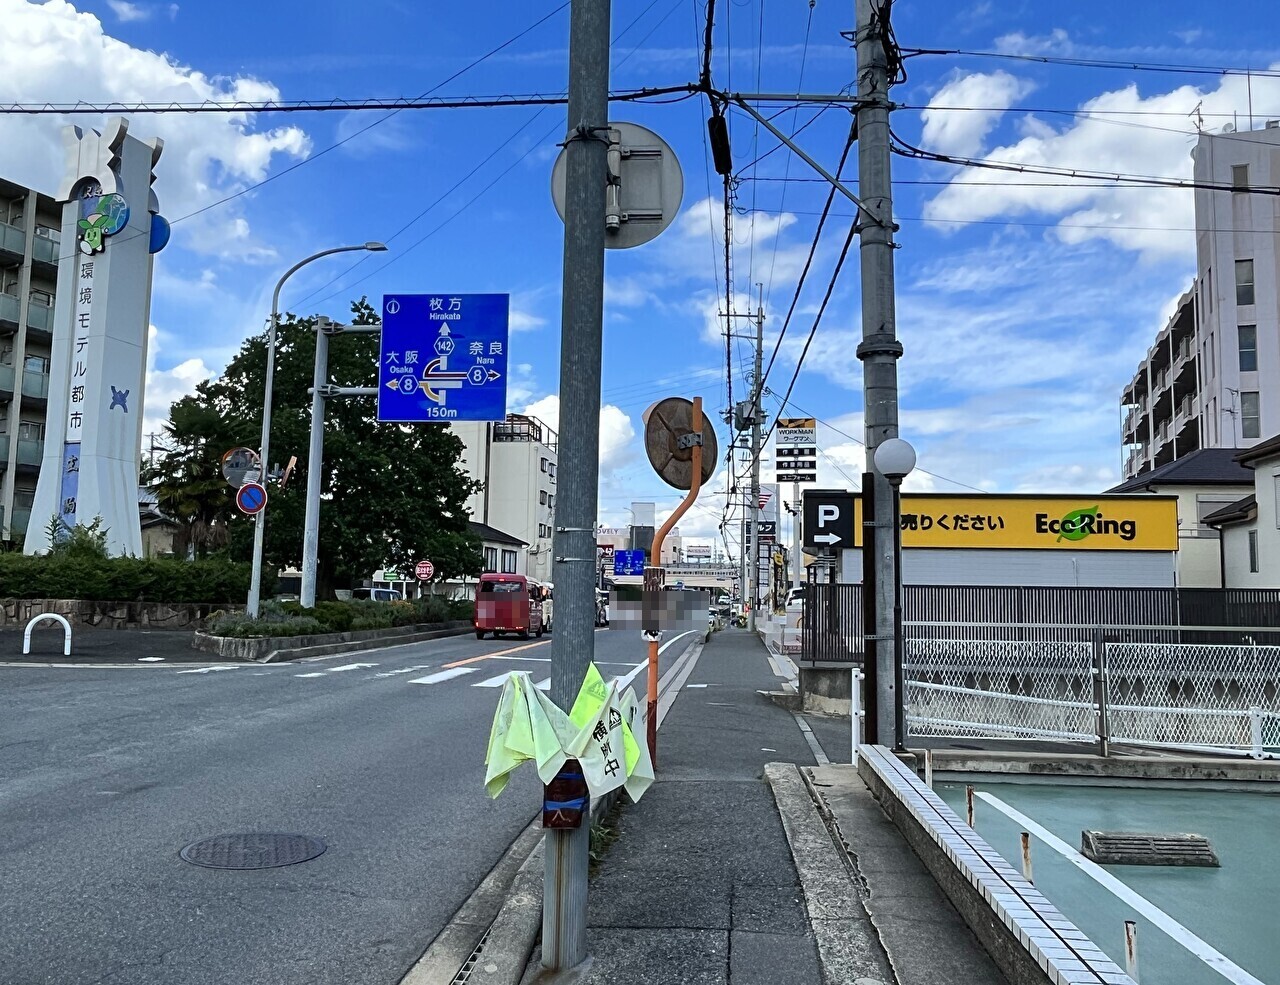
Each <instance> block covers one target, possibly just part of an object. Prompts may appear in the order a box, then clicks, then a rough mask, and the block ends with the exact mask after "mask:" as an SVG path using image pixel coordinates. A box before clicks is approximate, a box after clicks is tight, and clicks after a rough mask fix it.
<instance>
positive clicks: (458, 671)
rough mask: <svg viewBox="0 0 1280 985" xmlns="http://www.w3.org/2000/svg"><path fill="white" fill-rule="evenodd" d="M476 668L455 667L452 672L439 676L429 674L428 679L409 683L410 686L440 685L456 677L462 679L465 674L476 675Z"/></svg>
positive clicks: (445, 672) (415, 679)
mask: <svg viewBox="0 0 1280 985" xmlns="http://www.w3.org/2000/svg"><path fill="white" fill-rule="evenodd" d="M475 672H476V668H474V667H454V668H452V669H451V670H442V671H440V673H438V674H428V675H427V676H426V677H415V678H414V679H413V680H411V681H409V683H410V684H439V683H440V682H441V681H447V680H450V679H452V678H454V677H461V676H462V675H463V674H474V673H475Z"/></svg>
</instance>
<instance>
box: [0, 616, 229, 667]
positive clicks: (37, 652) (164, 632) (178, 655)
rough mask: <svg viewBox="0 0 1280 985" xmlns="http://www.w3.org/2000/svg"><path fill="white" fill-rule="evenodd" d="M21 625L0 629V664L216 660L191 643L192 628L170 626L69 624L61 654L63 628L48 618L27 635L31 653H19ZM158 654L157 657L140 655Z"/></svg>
mask: <svg viewBox="0 0 1280 985" xmlns="http://www.w3.org/2000/svg"><path fill="white" fill-rule="evenodd" d="M22 635H23V627H13V628H6V629H0V664H6V663H41V664H45V663H59V664H84V665H86V666H90V665H93V664H138V665H140V666H143V667H145V666H147V664H148V663H160V662H163V663H171V664H174V663H217V662H218V659H217V657H215V656H214V655H213V654H211V653H204V652H202V651H200V650H196V649H194V648H193V647H192V646H191V640H192V638H193V637H194V636H195V633H194V631H192V630H189V629H188V630H173V629H156V630H148V629H90V628H88V627H84V626H72V627H71V656H70V657H64V656H63V655H62V641H63V630H62V627H61V626H59V625H58V624H57V623H56V622H53V621H51V620H49V621H45V622H42V623H40V624H39V625H38V626H36V627H35V630H34V631H33V632H32V634H31V653H30V655H28V656H23V654H22ZM147 657H151V658H155V657H159V658H160V660H159V661H156V660H144V659H143V658H147Z"/></svg>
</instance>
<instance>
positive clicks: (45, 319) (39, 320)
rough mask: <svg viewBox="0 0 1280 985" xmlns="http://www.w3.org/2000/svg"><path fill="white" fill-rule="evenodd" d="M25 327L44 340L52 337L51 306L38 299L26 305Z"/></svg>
mask: <svg viewBox="0 0 1280 985" xmlns="http://www.w3.org/2000/svg"><path fill="white" fill-rule="evenodd" d="M27 328H28V329H30V330H31V331H32V332H34V333H35V335H34V337H35V338H39V339H42V340H43V341H45V342H49V341H52V339H53V308H51V307H50V306H49V305H47V304H41V303H40V302H39V301H32V302H31V303H30V304H28V305H27Z"/></svg>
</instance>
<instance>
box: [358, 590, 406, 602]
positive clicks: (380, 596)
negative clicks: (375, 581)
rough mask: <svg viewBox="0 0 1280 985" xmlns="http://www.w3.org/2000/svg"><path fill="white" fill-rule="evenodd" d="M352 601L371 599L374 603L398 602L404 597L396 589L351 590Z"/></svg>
mask: <svg viewBox="0 0 1280 985" xmlns="http://www.w3.org/2000/svg"><path fill="white" fill-rule="evenodd" d="M351 597H352V598H353V599H373V601H375V602H399V601H400V600H401V599H402V598H404V595H403V594H402V593H401V592H400V590H399V589H398V588H353V589H351Z"/></svg>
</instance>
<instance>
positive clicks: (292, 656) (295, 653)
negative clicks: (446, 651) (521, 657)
mask: <svg viewBox="0 0 1280 985" xmlns="http://www.w3.org/2000/svg"><path fill="white" fill-rule="evenodd" d="M472 632H474V627H473V626H472V625H471V623H469V622H468V623H463V624H462V625H461V626H454V627H452V628H445V629H430V630H425V631H424V632H421V633H405V634H404V635H403V636H378V637H374V638H373V639H367V640H351V641H348V642H346V643H339V642H335V643H320V644H317V645H315V646H300V647H297V648H296V649H289V648H288V647H283V648H281V649H279V650H272V651H270V652H269V653H268V654H267V655H266V656H265V657H263V658H262V662H263V663H264V664H270V663H286V662H288V661H292V660H306V659H308V658H310V657H327V656H331V655H332V654H335V653H358V652H360V651H362V650H383V649H386V648H387V647H391V646H404V645H405V644H408V643H425V642H427V641H428V640H441V639H445V638H446V637H450V636H466V635H468V634H469V633H472Z"/></svg>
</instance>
